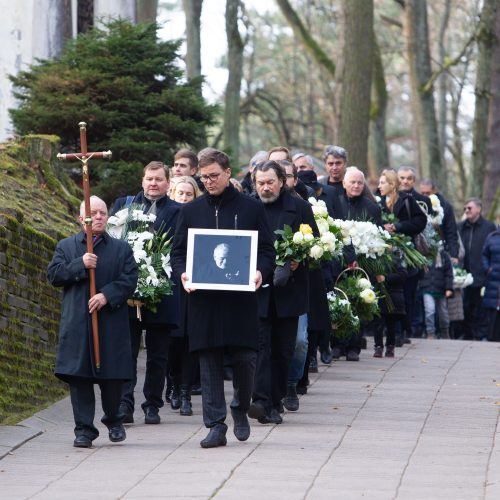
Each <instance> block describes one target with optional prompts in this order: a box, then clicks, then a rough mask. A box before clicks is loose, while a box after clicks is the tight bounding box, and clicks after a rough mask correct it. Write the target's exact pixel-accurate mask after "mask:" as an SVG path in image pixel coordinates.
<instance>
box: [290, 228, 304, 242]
mask: <svg viewBox="0 0 500 500" xmlns="http://www.w3.org/2000/svg"><path fill="white" fill-rule="evenodd" d="M293 242H294V243H295V244H297V245H300V244H301V243H303V242H304V235H303V234H302V233H301V232H300V231H297V232H296V233H295V234H294V235H293Z"/></svg>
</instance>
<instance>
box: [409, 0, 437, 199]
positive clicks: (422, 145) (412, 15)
mask: <svg viewBox="0 0 500 500" xmlns="http://www.w3.org/2000/svg"><path fill="white" fill-rule="evenodd" d="M404 5H405V7H404V27H405V41H406V53H407V57H408V62H409V67H410V84H411V89H412V103H413V107H414V111H415V117H416V128H417V130H416V133H417V134H416V136H417V143H418V157H419V163H420V171H421V174H422V175H423V176H424V177H432V178H433V179H435V180H436V181H437V184H438V185H439V188H440V189H441V190H442V191H445V192H446V191H447V186H446V173H445V171H444V169H443V166H442V161H441V155H440V148H439V136H438V130H437V123H436V111H435V108H434V94H433V89H432V86H431V87H430V88H429V89H428V90H424V89H423V87H424V85H425V84H426V83H427V82H428V81H429V79H430V77H431V74H432V72H431V58H430V49H429V32H428V26H427V1H426V0H406V1H405V2H404Z"/></svg>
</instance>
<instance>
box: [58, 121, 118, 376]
mask: <svg viewBox="0 0 500 500" xmlns="http://www.w3.org/2000/svg"><path fill="white" fill-rule="evenodd" d="M78 126H79V127H80V149H81V152H80V153H65V154H61V153H59V154H58V155H57V158H58V159H59V160H79V161H81V162H82V171H83V200H84V204H85V219H84V222H85V234H86V235H87V252H88V253H94V242H93V240H92V217H91V215H90V184H89V168H88V162H89V160H90V159H91V158H96V159H99V158H103V159H108V158H111V154H112V153H111V151H101V152H99V153H89V152H88V151H87V124H86V123H85V122H80V123H79V124H78ZM89 282H90V285H89V288H90V297H93V296H94V295H95V294H96V289H95V269H89ZM92 343H93V345H94V361H95V367H96V370H97V371H99V370H100V369H101V354H100V350H99V324H98V321H97V311H96V310H94V311H93V312H92Z"/></svg>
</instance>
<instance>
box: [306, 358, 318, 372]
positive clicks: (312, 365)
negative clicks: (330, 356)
mask: <svg viewBox="0 0 500 500" xmlns="http://www.w3.org/2000/svg"><path fill="white" fill-rule="evenodd" d="M308 371H309V373H318V360H317V359H316V356H311V359H310V360H309V370H308Z"/></svg>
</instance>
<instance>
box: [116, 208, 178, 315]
mask: <svg viewBox="0 0 500 500" xmlns="http://www.w3.org/2000/svg"><path fill="white" fill-rule="evenodd" d="M155 220H156V215H153V214H145V213H144V211H143V210H142V207H141V206H140V205H137V204H133V205H131V206H130V207H129V208H124V209H123V210H120V211H119V212H117V213H116V214H115V215H112V216H111V217H110V218H109V219H108V227H107V231H108V233H109V234H110V235H111V236H113V237H114V238H119V239H122V240H125V241H126V242H128V244H129V245H130V246H131V247H132V251H133V253H134V259H135V261H136V262H137V266H138V268H139V278H138V280H137V288H136V290H135V292H134V295H133V296H132V299H133V300H135V301H139V302H140V303H142V304H144V307H146V309H149V310H150V311H151V312H156V310H157V307H156V306H157V304H158V303H159V302H160V301H161V299H162V297H163V296H164V295H172V293H173V290H172V287H173V282H172V280H171V279H170V276H171V274H172V268H171V266H170V250H171V248H172V245H171V239H170V238H168V231H167V232H163V231H162V228H161V227H160V229H159V230H158V231H152V230H150V226H152V224H153V223H154V222H155Z"/></svg>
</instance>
